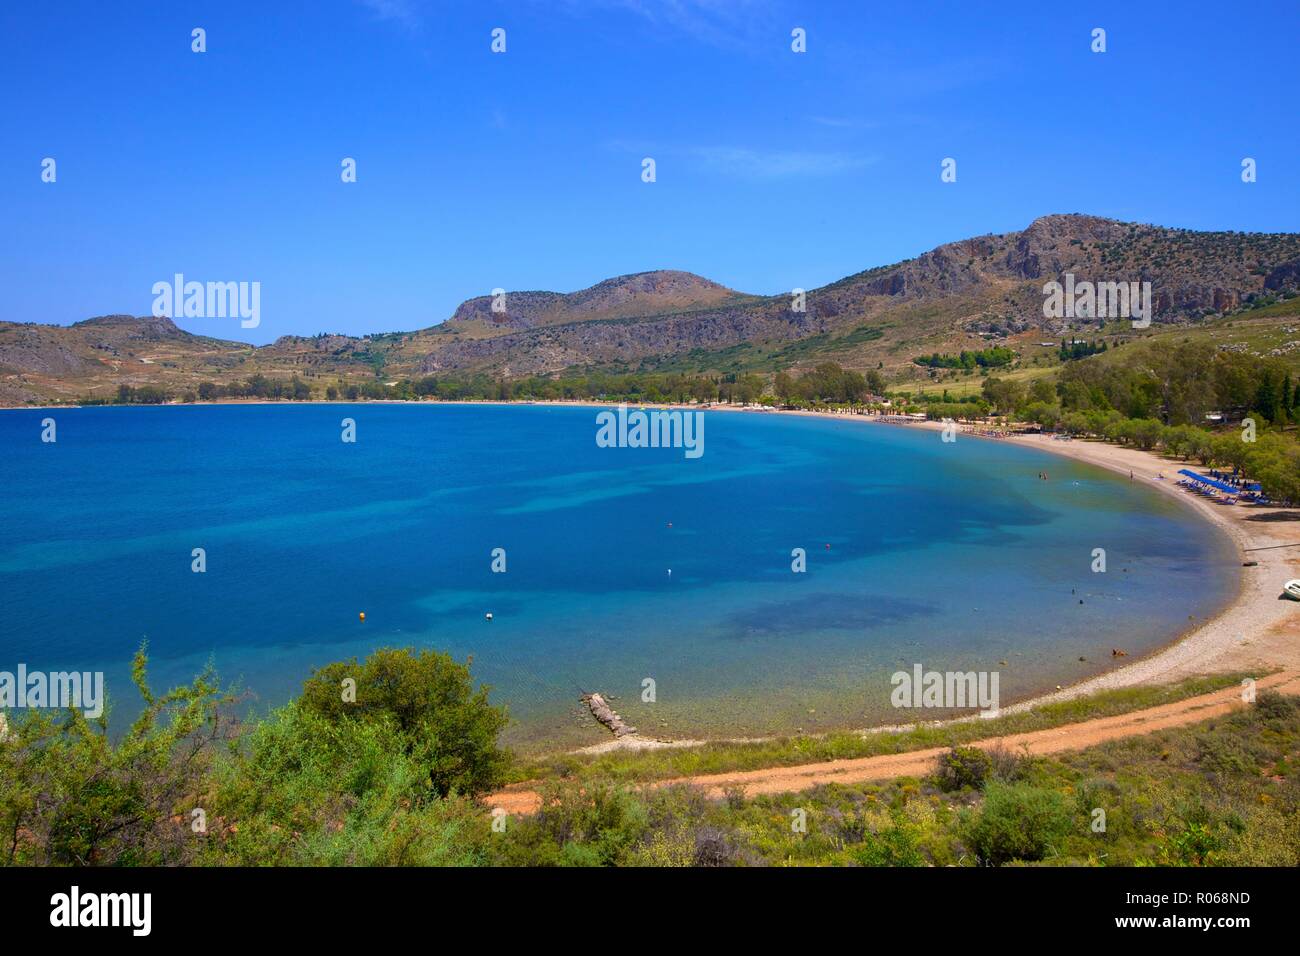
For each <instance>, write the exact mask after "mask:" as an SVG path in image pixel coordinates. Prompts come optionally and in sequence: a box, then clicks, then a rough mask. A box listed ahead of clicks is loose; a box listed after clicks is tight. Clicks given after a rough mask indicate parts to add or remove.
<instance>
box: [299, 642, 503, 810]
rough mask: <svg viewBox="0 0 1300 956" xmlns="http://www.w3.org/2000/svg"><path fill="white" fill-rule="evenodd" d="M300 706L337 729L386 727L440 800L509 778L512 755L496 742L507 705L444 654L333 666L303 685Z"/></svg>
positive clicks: (387, 652)
mask: <svg viewBox="0 0 1300 956" xmlns="http://www.w3.org/2000/svg"><path fill="white" fill-rule="evenodd" d="M299 703H300V705H301V706H302V707H303V709H304V710H306V711H308V712H310V713H314V714H317V715H319V716H321V717H323V718H325V720H326V721H328V722H329V723H330V724H333V725H336V726H341V727H353V726H355V725H358V724H367V723H379V724H381V725H383V726H385V727H388V728H389V730H390V732H392V733H394V734H396V735H397V738H398V739H399V740H400V742H401V744H402V747H403V749H404V750H405V751H406V753H407V754H409V755H410V756H411V757H412V758H413V759H414V760H415V761H416V763H418V764H419V765H420V766H422V767H423V768H424V770H425V771H426V772H427V774H428V779H429V782H430V784H431V785H432V787H433V789H434V792H435V793H437V794H438V795H440V796H447V795H448V794H451V793H453V792H455V793H461V794H469V795H473V794H478V793H484V792H486V791H488V790H492V789H494V788H496V787H498V786H500V785H501V783H502V782H503V781H504V779H505V773H506V770H507V768H508V767H509V763H510V757H509V752H508V751H506V750H504V749H502V748H501V747H500V746H499V745H498V742H497V738H498V737H499V735H500V733H501V731H502V730H504V729H505V726H506V724H507V722H508V718H507V716H506V711H505V708H503V707H493V706H492V705H491V704H489V703H488V688H487V687H484V686H480V687H479V688H478V690H474V685H473V682H472V681H471V679H470V674H469V665H468V664H458V663H456V662H455V661H454V660H452V659H451V658H450V657H448V656H447V655H446V654H439V653H437V652H436V651H427V650H426V651H418V652H417V651H413V650H411V649H410V648H403V649H395V648H383V649H380V650H377V651H375V652H374V653H373V654H371V655H370V656H369V657H367V658H366V660H365V662H364V663H358V662H357V659H356V658H352V659H351V660H348V661H339V662H337V663H334V664H329V665H327V666H325V667H322V668H321V669H320V670H318V671H316V672H315V673H314V674H313V675H312V676H311V678H310V679H309V680H308V681H307V682H306V683H305V684H304V685H303V689H302V696H301V698H299Z"/></svg>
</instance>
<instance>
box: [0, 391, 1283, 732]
mask: <svg viewBox="0 0 1300 956" xmlns="http://www.w3.org/2000/svg"><path fill="white" fill-rule="evenodd" d="M619 404H628V403H626V402H623V403H620V402H600V401H597V400H593V399H584V400H579V401H564V400H527V401H509V400H481V401H480V400H432V401H428V400H426V401H420V400H415V401H412V400H403V399H375V400H366V401H347V400H339V401H306V402H301V401H270V400H262V399H256V400H233V401H218V402H169V403H164V404H161V405H94V406H81V405H54V406H31V405H28V406H8V408H9V409H14V410H22V409H26V410H29V411H59V410H65V409H82V408H166V407H175V406H178V405H180V406H221V405H239V406H247V405H259V406H260V405H340V406H349V407H352V406H358V405H429V406H439V405H457V406H522V407H527V406H536V407H562V408H589V409H600V408H608V407H612V406H617V405H619ZM637 405H638V407H658V408H672V409H681V410H690V411H701V412H704V411H708V412H730V413H733V414H750V415H756V416H760V417H761V416H764V415H771V414H779V415H795V416H802V417H811V418H823V419H829V420H836V421H846V420H847V421H851V422H857V423H861V424H877V425H895V426H896V427H913V428H920V429H926V430H938V429H940V428H942V427H943V425H942V424H941V423H939V422H934V421H924V420H917V421H916V422H915V423H912V424H910V425H906V424H902V423H895V422H886V421H881V420H880V416H877V415H859V414H852V413H837V412H828V411H812V410H804V409H779V408H774V407H756V406H735V405H727V404H723V403H718V404H711V405H709V406H708V407H707V408H703V407H701V406H700V405H679V404H675V403H672V402H645V403H637ZM968 438H978V439H980V440H984V441H1004V442H1009V443H1012V444H1015V445H1019V446H1021V447H1027V448H1034V449H1037V450H1039V451H1043V452H1047V453H1049V454H1054V455H1058V456H1061V457H1064V458H1070V459H1072V460H1075V461H1080V462H1083V463H1086V464H1091V465H1095V466H1097V467H1101V468H1105V469H1107V470H1109V471H1111V472H1114V473H1117V474H1120V475H1125V474H1130V473H1131V474H1132V476H1133V480H1134V481H1139V480H1140V481H1142V482H1143V483H1145V484H1149V485H1151V486H1153V487H1155V488H1156V489H1158V490H1160V491H1161V492H1163V493H1165V494H1169V495H1172V496H1173V497H1174V498H1177V499H1179V500H1182V501H1183V502H1184V504H1185V506H1186V507H1189V508H1191V509H1192V511H1193V512H1195V513H1196V514H1198V515H1199V516H1200V517H1201V518H1202V519H1204V520H1207V521H1209V522H1210V523H1211V524H1213V525H1214V526H1215V527H1216V528H1217V529H1218V530H1219V531H1220V532H1222V533H1225V534H1226V535H1227V536H1228V537H1229V539H1230V540H1231V541H1232V542H1233V544H1234V545H1235V547H1236V550H1237V552H1238V554H1239V555H1241V556H1244V555H1245V553H1246V551H1247V549H1252V548H1274V550H1260V551H1251V552H1250V555H1249V556H1250V558H1251V559H1253V560H1256V561H1258V566H1256V567H1251V568H1247V567H1243V566H1242V564H1241V562H1238V564H1237V566H1236V567H1235V569H1233V575H1234V583H1235V595H1234V597H1233V598H1232V600H1230V601H1229V602H1228V603H1227V605H1226V606H1225V607H1224V608H1223V609H1222V610H1221V611H1219V612H1218V613H1217V614H1216V615H1215V616H1214V617H1212V618H1210V619H1209V620H1205V621H1200V622H1197V623H1195V624H1192V625H1190V626H1188V627H1187V628H1185V629H1184V630H1183V631H1182V632H1181V633H1180V634H1178V635H1177V636H1175V637H1174V638H1172V639H1171V640H1170V641H1169V642H1168V643H1167V644H1165V645H1164V646H1162V647H1161V648H1159V649H1157V650H1155V651H1153V652H1151V653H1149V654H1147V655H1145V656H1143V657H1140V658H1137V659H1135V660H1133V661H1131V662H1129V663H1127V664H1124V665H1122V666H1119V667H1116V668H1114V669H1112V670H1108V671H1106V672H1105V673H1103V674H1099V675H1097V676H1095V677H1091V678H1087V679H1085V680H1082V681H1080V682H1078V683H1074V684H1070V685H1065V686H1062V688H1061V689H1060V690H1057V691H1054V692H1051V693H1048V694H1042V695H1038V696H1035V697H1032V698H1030V699H1027V700H1024V701H1021V702H1020V703H1017V704H1014V705H1011V706H1008V707H1005V708H1003V711H1004V712H1016V711H1021V710H1027V709H1030V708H1032V707H1034V706H1037V705H1039V704H1044V703H1049V702H1053V701H1059V700H1066V699H1070V698H1073V697H1078V696H1082V695H1085V694H1090V693H1094V692H1096V691H1099V690H1108V689H1114V688H1120V687H1130V686H1135V685H1140V684H1156V683H1166V682H1171V681H1175V680H1180V679H1182V678H1184V677H1189V676H1193V675H1197V674H1204V673H1208V672H1210V671H1212V670H1219V671H1226V670H1247V671H1249V670H1251V669H1252V668H1253V667H1259V668H1261V669H1268V668H1273V667H1292V668H1295V667H1300V647H1297V646H1296V645H1297V641H1296V640H1295V634H1298V633H1300V614H1296V613H1294V612H1295V608H1294V607H1293V606H1292V602H1290V601H1285V600H1277V597H1278V594H1279V593H1280V589H1281V585H1282V583H1283V582H1284V581H1286V580H1287V579H1289V578H1292V577H1300V560H1298V559H1300V547H1297V548H1296V549H1295V550H1294V551H1289V549H1287V548H1285V547H1277V546H1278V545H1280V544H1285V543H1289V542H1284V541H1282V540H1281V539H1279V538H1278V537H1277V535H1276V534H1275V531H1276V530H1279V529H1278V528H1277V527H1276V526H1278V525H1281V526H1285V525H1286V524H1287V523H1288V522H1286V521H1275V522H1270V521H1268V520H1266V519H1267V518H1268V516H1269V515H1272V514H1276V513H1277V512H1285V511H1286V510H1287V509H1280V508H1259V507H1253V506H1245V505H1237V506H1232V507H1230V506H1224V505H1220V504H1217V503H1214V502H1213V501H1209V500H1206V499H1203V498H1200V497H1196V496H1193V495H1191V494H1190V493H1188V492H1186V491H1184V490H1183V489H1182V487H1181V486H1179V485H1177V484H1176V483H1175V481H1174V480H1173V478H1172V476H1173V475H1174V474H1176V472H1177V463H1176V462H1173V461H1170V460H1166V459H1163V458H1161V457H1159V456H1158V455H1156V454H1154V453H1150V452H1143V451H1138V450H1136V449H1131V448H1125V447H1122V446H1118V445H1111V444H1107V443H1104V442H1099V441H1087V440H1081V439H1072V440H1069V441H1057V440H1053V439H1052V438H1051V436H1050V435H1042V434H1038V435H1033V434H1030V435H1013V436H1009V437H1006V438H991V437H988V436H983V435H978V434H975V433H973V432H970V431H962V432H959V440H965V439H968ZM1162 473H1163V474H1164V475H1165V480H1158V479H1157V477H1156V476H1157V475H1158V474H1162ZM1250 519H1254V520H1250ZM1297 537H1300V535H1297ZM1243 560H1244V557H1243ZM1288 620H1289V627H1288V625H1287V622H1288ZM1282 630H1285V631H1286V633H1285V634H1282V633H1280V631H1282ZM959 719H960V718H959ZM867 729H868V730H872V731H877V730H880V729H881V728H879V727H874V728H867ZM756 739H759V738H756ZM703 742H704V741H677V742H674V743H675V744H676V745H690V744H693V743H703ZM674 743H668V742H661V741H652V740H649V739H646V738H639V739H638V738H635V737H625V738H621V739H620V740H618V741H612V740H611V741H609V742H606V743H602V744H598V745H595V747H593V748H584V749H585V750H596V751H601V750H608V749H613V748H614V747H618V748H619V749H622V748H636V747H639V746H640V747H644V746H655V745H659V746H665V745H667V746H672V745H674Z"/></svg>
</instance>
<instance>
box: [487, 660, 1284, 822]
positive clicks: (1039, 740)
mask: <svg viewBox="0 0 1300 956" xmlns="http://www.w3.org/2000/svg"><path fill="white" fill-rule="evenodd" d="M1257 688H1258V689H1259V690H1265V689H1269V688H1271V689H1273V690H1277V691H1280V692H1282V693H1284V694H1294V695H1300V671H1283V672H1281V673H1277V674H1273V675H1271V676H1269V677H1263V678H1261V679H1260V680H1259V682H1258V685H1257ZM1242 706H1243V704H1242V701H1241V689H1240V688H1238V687H1227V688H1224V689H1223V690H1219V691H1215V692H1214V693H1212V694H1202V695H1201V696H1199V697H1189V698H1187V699H1186V700H1180V701H1176V702H1175V703H1172V704H1161V705H1160V706H1159V707H1151V708H1148V709H1147V710H1137V711H1133V712H1131V713H1127V714H1118V715H1116V716H1114V717H1098V718H1096V719H1094V720H1085V721H1083V722H1081V723H1077V724H1065V725H1063V726H1060V727H1053V728H1051V729H1049V730H1034V731H1030V732H1028V733H1023V734H1008V735H1007V736H1005V737H989V738H988V739H986V740H978V741H974V742H973V743H972V744H970V746H973V747H980V748H982V749H985V750H988V749H992V748H995V747H999V746H1000V747H1005V748H1006V749H1008V750H1011V751H1013V752H1015V753H1024V752H1026V751H1027V752H1028V753H1030V754H1035V755H1043V754H1054V753H1060V752H1062V751H1066V750H1083V749H1085V748H1087V747H1092V746H1095V745H1097V744H1100V743H1105V742H1106V741H1108V740H1118V739H1120V738H1122V737H1136V736H1138V735H1140V734H1149V733H1152V732H1154V731H1157V730H1164V729H1166V728H1169V727H1182V726H1186V725H1187V724H1195V723H1199V722H1200V721H1203V720H1208V719H1209V718H1211V717H1218V716H1221V715H1223V714H1227V713H1230V712H1232V711H1234V710H1237V709H1239V708H1240V707H1242ZM947 749H948V748H947V747H931V748H928V749H926V750H912V751H909V752H907V753H902V754H884V755H881V756H878V757H857V758H854V759H851V760H831V761H825V762H822V763H810V764H802V765H800V766H795V767H771V768H768V769H765V770H744V771H737V772H734V773H719V774H709V775H704V776H696V777H676V778H673V779H671V780H660V781H656V782H655V783H653V784H650V786H654V787H667V786H671V785H673V784H682V783H687V784H692V785H694V786H697V787H702V788H704V792H705V794H706V795H707V796H708V797H710V798H712V799H717V798H719V797H722V796H724V795H725V792H726V790H727V789H729V788H735V787H739V788H743V789H744V792H745V794H746V796H750V797H753V796H757V795H759V794H764V793H791V792H796V791H799V790H808V789H811V788H812V787H816V786H820V785H822V784H827V783H864V782H866V781H869V780H889V779H892V778H894V777H905V776H913V777H919V776H924V775H926V774H929V773H932V772H933V771H934V762H935V760H936V759H937V758H938V756H939V755H940V754H941V753H943V752H944V751H945V750H947ZM526 786H527V785H521V786H520V788H517V789H507V790H502V791H500V792H499V793H495V794H492V795H491V796H489V797H486V798H485V799H484V803H485V804H487V806H490V807H493V808H497V807H499V808H501V809H502V810H504V811H505V812H506V813H510V814H530V813H533V812H535V811H536V810H537V809H538V808H539V807H540V806H541V798H540V797H539V796H538V794H537V793H536V792H535V791H533V790H528V789H525V787H526Z"/></svg>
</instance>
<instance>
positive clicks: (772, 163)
mask: <svg viewBox="0 0 1300 956" xmlns="http://www.w3.org/2000/svg"><path fill="white" fill-rule="evenodd" d="M689 154H690V155H691V156H692V157H693V158H695V159H697V160H699V161H700V162H701V163H703V164H704V165H705V166H706V167H708V168H709V169H712V170H714V171H716V172H720V173H723V174H726V175H729V176H734V177H736V178H737V179H750V180H770V179H791V178H796V177H806V176H834V175H838V174H840V173H845V172H848V171H850V170H853V169H861V168H862V167H863V166H869V165H870V164H871V163H873V162H875V159H876V157H874V156H868V155H865V154H856V153H844V152H812V151H802V150H756V149H744V148H739V147H731V146H701V147H695V148H693V149H691V150H689Z"/></svg>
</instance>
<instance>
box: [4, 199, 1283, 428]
mask: <svg viewBox="0 0 1300 956" xmlns="http://www.w3.org/2000/svg"><path fill="white" fill-rule="evenodd" d="M1066 273H1072V274H1074V276H1075V277H1076V279H1077V280H1078V281H1093V282H1100V281H1119V282H1151V284H1152V298H1153V303H1154V307H1155V316H1154V320H1155V323H1156V324H1157V326H1162V325H1163V326H1167V325H1177V324H1189V323H1196V322H1199V321H1202V320H1204V319H1205V318H1207V317H1210V316H1214V315H1216V314H1221V313H1224V312H1225V311H1228V310H1232V309H1236V308H1239V307H1241V306H1243V305H1246V304H1249V303H1251V302H1253V301H1255V300H1256V299H1258V298H1259V297H1261V296H1266V295H1285V294H1289V293H1292V292H1294V291H1295V290H1296V289H1297V288H1298V287H1300V234H1297V233H1279V234H1260V233H1237V232H1195V231H1191V230H1186V229H1169V228H1163V227H1159V226H1151V225H1142V224H1138V223H1126V222H1118V221H1116V220H1111V219H1103V218H1099V217H1096V216H1085V215H1051V216H1044V217H1042V218H1040V219H1037V220H1035V221H1034V222H1032V223H1030V224H1029V226H1028V227H1027V228H1025V229H1023V230H1021V231H1019V232H1012V233H1005V234H1001V235H985V236H977V237H975V238H971V239H963V240H960V241H957V242H952V243H947V244H945V245H942V246H939V247H937V248H935V249H932V250H931V251H929V252H926V253H924V254H922V255H920V256H917V257H916V258H914V259H909V260H905V261H903V262H899V263H895V264H893V265H888V266H882V267H877V268H873V269H869V270H867V271H865V272H860V273H857V274H855V275H851V276H847V277H845V278H843V279H840V280H838V281H835V282H832V283H830V284H829V285H826V286H823V287H821V288H817V289H810V290H808V291H807V292H806V295H805V309H804V311H797V310H795V309H794V308H792V297H791V295H790V294H788V293H785V294H780V295H774V296H755V295H746V294H744V293H740V292H736V291H734V290H732V289H728V288H726V287H725V286H722V285H719V284H717V283H715V282H711V281H709V280H708V279H704V278H702V277H700V276H697V275H693V274H691V273H688V272H677V271H656V272H643V273H637V274H634V275H627V276H620V277H617V278H614V279H608V280H606V281H604V282H600V283H598V284H596V285H594V286H591V287H590V288H587V289H583V290H581V291H578V292H572V293H559V292H540V291H539V292H511V291H508V290H507V291H506V293H505V295H504V297H503V298H502V299H501V300H500V301H501V304H502V305H503V306H504V309H498V310H494V309H493V307H492V306H493V298H492V297H491V296H479V297H476V298H473V299H469V300H467V301H466V302H464V303H462V304H461V305H460V306H459V307H458V308H457V309H456V310H455V312H454V313H453V314H452V315H451V316H450V317H449V319H448V320H447V321H446V322H443V323H441V324H439V325H436V326H433V327H431V328H427V329H422V330H418V331H413V332H396V333H384V334H376V335H369V336H363V337H356V336H345V335H319V336H313V337H302V336H285V337H282V338H280V339H278V340H276V341H275V342H274V343H273V344H271V345H267V346H262V347H260V348H254V347H252V346H250V345H246V344H243V343H239V342H230V341H222V340H218V339H213V338H209V337H205V336H197V335H192V334H190V333H188V332H184V331H182V330H181V329H179V328H177V327H176V326H175V325H174V324H173V323H172V322H171V320H169V319H166V318H152V317H148V318H132V317H129V316H105V317H101V318H96V319H89V320H86V321H84V322H78V323H77V324H75V325H72V326H70V327H59V326H50V325H39V324H15V323H0V402H4V403H7V404H20V403H23V402H31V401H41V400H48V399H62V400H68V399H72V398H75V397H79V396H87V395H91V396H93V395H104V394H106V393H107V392H109V391H112V390H113V389H116V387H117V386H118V385H120V384H130V385H142V384H155V385H160V386H162V387H164V388H166V389H168V390H169V391H171V392H173V393H176V394H182V393H183V392H185V391H186V390H192V389H194V388H196V387H197V385H198V384H199V383H200V382H203V381H214V382H218V383H223V384H224V383H226V382H229V381H232V380H244V379H246V378H248V377H249V376H252V375H256V374H262V375H267V376H272V377H284V378H287V377H290V376H294V375H297V376H300V377H303V378H304V379H306V380H308V381H309V382H310V381H311V380H319V381H325V380H328V381H333V380H336V379H348V380H357V379H372V380H373V379H374V378H376V377H379V378H380V379H383V380H393V379H399V378H403V377H406V378H413V377H417V376H422V375H430V374H437V375H449V374H450V375H456V374H473V373H483V374H488V375H492V376H500V377H511V376H519V375H526V374H551V373H556V372H561V371H563V370H565V369H570V368H575V367H578V368H602V369H609V370H629V369H631V370H635V369H656V368H659V369H662V368H675V369H682V370H685V369H691V370H699V371H723V372H725V371H737V370H748V369H755V370H772V369H775V368H781V367H786V366H791V365H801V364H807V363H811V362H815V361H818V360H824V359H826V358H833V359H834V360H835V361H837V362H840V363H841V364H843V365H846V366H849V367H868V366H870V367H877V366H881V367H884V368H885V369H886V370H888V369H891V368H902V367H906V366H907V364H908V363H909V362H910V360H911V358H912V357H914V356H915V355H917V354H924V353H928V352H931V351H946V350H955V349H960V348H978V347H982V346H983V345H986V344H988V343H990V342H1001V343H1003V344H1009V345H1012V346H1015V345H1017V344H1020V343H1024V342H1028V341H1030V340H1033V339H1036V338H1042V337H1043V336H1055V335H1058V334H1060V333H1062V332H1064V331H1065V328H1066V326H1067V325H1070V327H1071V328H1076V329H1077V328H1080V327H1086V325H1087V323H1086V322H1083V321H1081V320H1070V321H1068V322H1067V321H1065V320H1055V319H1047V318H1044V315H1043V291H1042V287H1043V284H1044V283H1045V282H1046V281H1048V280H1060V279H1061V278H1062V277H1063V276H1064V275H1065V274H1066ZM1083 331H1085V332H1086V331H1087V329H1086V328H1083Z"/></svg>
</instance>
